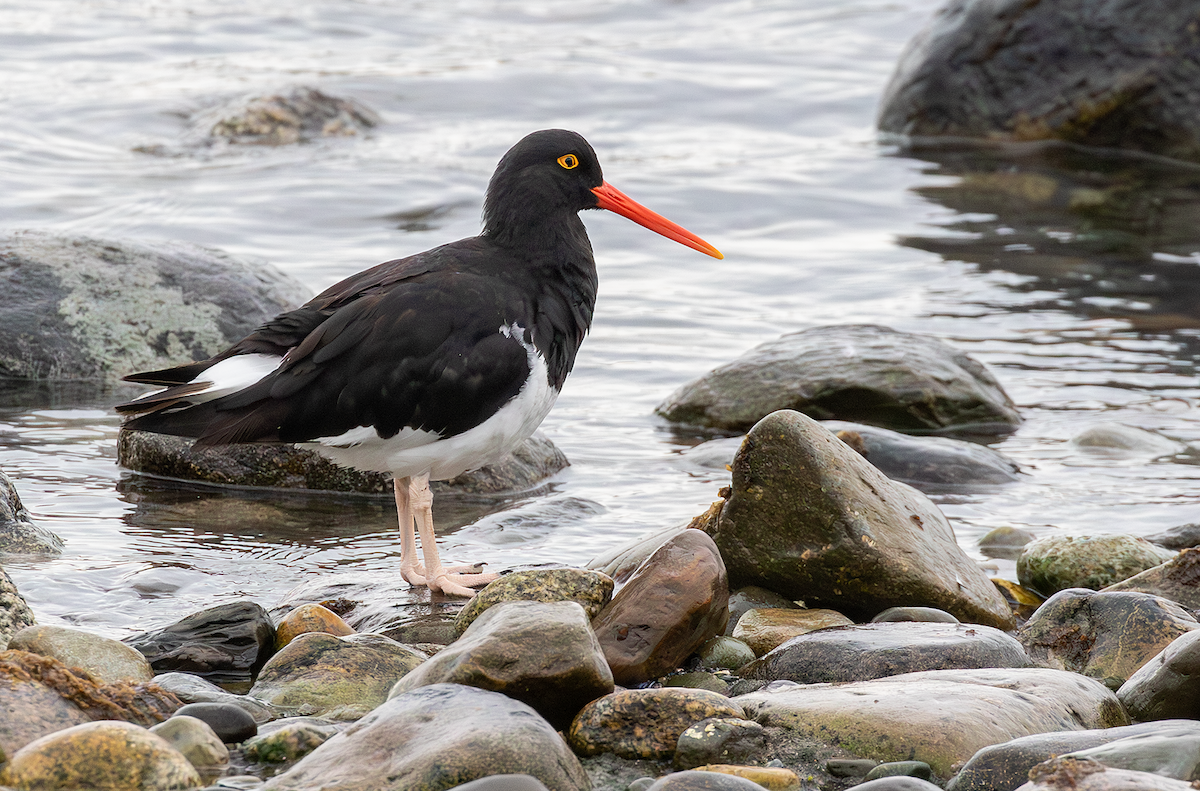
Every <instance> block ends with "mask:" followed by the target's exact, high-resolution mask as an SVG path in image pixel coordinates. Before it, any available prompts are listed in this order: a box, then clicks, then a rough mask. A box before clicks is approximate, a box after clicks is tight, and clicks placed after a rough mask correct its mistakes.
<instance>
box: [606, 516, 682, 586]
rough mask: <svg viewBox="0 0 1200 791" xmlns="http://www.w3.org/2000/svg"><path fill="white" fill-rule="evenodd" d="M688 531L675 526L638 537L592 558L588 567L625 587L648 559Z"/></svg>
mask: <svg viewBox="0 0 1200 791" xmlns="http://www.w3.org/2000/svg"><path fill="white" fill-rule="evenodd" d="M687 529H688V528H687V527H679V526H674V527H668V528H665V529H663V530H655V531H653V532H650V533H647V534H645V535H641V536H637V537H636V538H633V539H631V540H630V541H627V542H625V543H624V544H621V545H619V546H617V547H615V548H613V549H611V550H609V551H608V552H605V553H604V554H601V555H597V556H596V557H594V558H592V559H591V560H590V561H588V564H587V567H588V568H589V569H591V570H593V571H599V572H600V573H602V574H607V575H608V576H610V577H612V578H613V580H614V581H615V582H616V583H617V584H618V585H623V584H624V583H625V581H626V580H628V579H629V578H630V577H631V576H632V575H633V572H635V571H637V570H638V568H640V567H641V565H642V564H643V563H645V562H646V558H648V557H650V556H651V555H653V554H654V553H655V552H656V551H657V550H658V548H659V547H661V546H662V545H663V544H665V543H667V542H668V541H670V540H671V539H672V538H674V537H675V536H677V535H679V534H680V533H682V532H684V531H685V530H687Z"/></svg>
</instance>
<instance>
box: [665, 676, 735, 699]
mask: <svg viewBox="0 0 1200 791" xmlns="http://www.w3.org/2000/svg"><path fill="white" fill-rule="evenodd" d="M726 678H729V676H726ZM662 685H663V686H664V687H685V688H687V689H707V690H708V691H709V692H716V693H718V694H720V695H728V694H729V684H727V683H725V681H724V679H722V678H719V677H718V676H717V675H716V674H715V673H707V672H705V671H703V670H696V671H692V672H690V673H674V674H672V675H669V676H664V677H663V679H662Z"/></svg>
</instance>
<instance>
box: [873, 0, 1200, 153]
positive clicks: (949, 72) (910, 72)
mask: <svg viewBox="0 0 1200 791" xmlns="http://www.w3.org/2000/svg"><path fill="white" fill-rule="evenodd" d="M1194 12H1195V9H1194V8H1193V7H1192V6H1191V5H1190V4H1189V3H1186V2H1183V3H1177V2H1155V3H1143V2H1131V1H1125V2H1113V3H1106V4H1104V5H1102V6H1095V5H1093V4H1092V3H1089V2H1086V0H1064V2H1056V3H1049V4H1047V3H1027V2H1022V0H999V2H982V0H952V1H951V2H949V3H947V4H946V5H945V6H944V7H943V8H942V9H941V11H939V12H938V14H937V16H936V17H935V18H934V19H933V21H932V22H930V23H929V25H928V26H927V27H926V28H925V29H924V30H923V31H921V32H920V33H918V34H917V35H916V36H915V37H914V38H913V40H912V41H911V42H910V43H909V45H908V47H907V49H906V50H905V52H904V54H903V55H902V56H901V58H900V61H899V64H898V65H897V67H896V72H895V74H894V76H893V77H892V80H891V83H890V84H889V85H888V87H887V90H886V91H885V93H884V96H883V99H882V101H881V103H880V107H881V109H880V112H879V128H880V129H882V130H883V131H885V132H896V133H900V134H904V135H913V136H920V137H927V136H943V135H949V136H952V137H979V138H986V139H988V140H1010V141H1027V140H1065V141H1068V142H1071V143H1081V144H1084V145H1089V146H1101V147H1104V148H1125V149H1131V150H1135V151H1148V152H1152V153H1156V154H1164V155H1166V156H1171V157H1176V158H1179V159H1190V160H1200V133H1198V132H1197V129H1200V91H1198V90H1197V88H1196V79H1195V75H1196V70H1197V67H1198V64H1200V58H1198V57H1197V55H1196V32H1195V28H1194V27H1192V25H1193V24H1194V22H1195V13H1194Z"/></svg>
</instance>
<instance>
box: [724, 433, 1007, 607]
mask: <svg viewBox="0 0 1200 791" xmlns="http://www.w3.org/2000/svg"><path fill="white" fill-rule="evenodd" d="M709 529H710V530H712V531H713V537H714V540H715V541H716V544H717V546H718V548H719V549H720V550H721V556H722V558H724V561H725V565H726V567H727V568H728V569H729V575H730V579H731V580H732V581H733V583H734V584H735V585H746V584H754V585H761V586H763V587H765V588H768V589H770V590H774V591H778V592H779V593H782V594H784V595H785V596H787V597H789V598H792V599H803V600H804V601H805V602H806V603H807V604H809V605H810V606H811V605H819V606H823V607H829V608H832V609H836V610H838V611H840V612H843V613H846V614H847V615H849V616H851V617H854V618H856V619H857V618H862V619H866V618H870V617H871V616H873V615H875V614H876V613H878V612H880V611H881V610H884V609H887V608H888V607H896V606H907V605H915V606H925V607H936V608H938V609H942V610H945V611H947V612H949V613H951V614H952V615H954V616H955V617H956V618H958V619H959V620H960V621H963V622H965V623H982V624H986V625H989V626H996V627H999V628H1008V627H1010V626H1011V625H1012V611H1011V610H1010V609H1009V607H1008V605H1007V604H1006V603H1005V601H1004V598H1003V597H1002V596H1001V595H1000V593H999V592H998V591H997V590H996V588H995V586H994V585H993V584H992V583H991V581H990V580H988V578H987V576H986V575H985V574H984V573H983V572H982V571H981V570H980V569H979V567H978V566H977V565H976V564H975V562H974V561H972V560H971V559H970V558H969V557H967V555H966V554H965V553H964V552H963V551H962V549H961V548H959V546H958V543H957V541H956V540H955V537H954V531H953V529H952V528H951V527H950V523H949V522H948V521H947V520H946V517H945V516H943V515H942V513H941V511H939V510H938V508H937V506H935V505H934V504H933V503H932V502H930V501H929V500H928V498H926V497H925V496H924V495H922V494H921V493H920V492H918V491H916V490H915V489H912V488H911V487H908V486H906V485H904V484H902V483H898V482H896V481H891V480H889V479H888V478H886V477H885V476H884V475H883V474H882V473H880V472H879V471H878V470H877V469H875V468H874V467H872V466H871V465H870V464H868V463H867V462H866V461H865V460H864V459H863V458H862V457H861V456H859V455H858V454H857V453H855V452H854V451H852V450H851V449H850V448H848V447H847V446H846V445H845V444H844V443H843V442H841V441H839V440H838V439H837V438H836V437H835V436H834V435H833V434H831V433H830V432H829V431H828V430H827V429H825V428H824V427H822V426H821V425H820V424H819V423H817V422H816V421H814V420H812V419H810V418H808V417H805V416H804V415H801V414H799V413H797V412H791V411H781V412H776V413H774V414H772V415H769V416H768V417H766V418H764V419H763V420H762V421H760V422H759V423H758V424H757V425H756V426H755V427H754V429H753V430H752V431H751V432H750V433H749V434H748V435H747V436H746V440H745V441H744V442H743V444H742V448H741V450H740V451H739V452H738V455H737V457H736V459H735V460H734V465H733V486H732V487H731V491H730V493H729V495H728V496H727V497H726V499H725V501H724V504H723V505H722V506H721V507H720V511H719V517H718V518H717V519H716V525H715V527H713V526H712V525H711V523H710V525H709Z"/></svg>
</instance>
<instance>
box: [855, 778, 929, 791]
mask: <svg viewBox="0 0 1200 791" xmlns="http://www.w3.org/2000/svg"><path fill="white" fill-rule="evenodd" d="M854 787H855V788H856V789H858V791H933V789H935V788H941V786H936V785H934V784H933V783H931V782H929V781H928V780H922V779H921V778H919V777H906V776H903V775H893V776H891V777H881V778H879V779H878V780H870V781H868V782H866V783H859V784H858V785H856V786H854Z"/></svg>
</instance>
